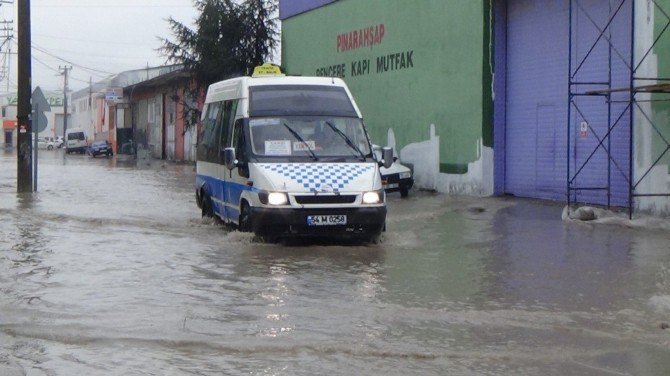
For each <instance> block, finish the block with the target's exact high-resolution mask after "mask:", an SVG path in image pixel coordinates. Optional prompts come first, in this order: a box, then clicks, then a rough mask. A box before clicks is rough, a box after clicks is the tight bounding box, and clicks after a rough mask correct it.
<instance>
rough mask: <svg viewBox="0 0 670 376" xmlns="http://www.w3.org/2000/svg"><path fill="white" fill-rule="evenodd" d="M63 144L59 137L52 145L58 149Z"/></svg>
mask: <svg viewBox="0 0 670 376" xmlns="http://www.w3.org/2000/svg"><path fill="white" fill-rule="evenodd" d="M64 143H65V140H63V137H61V136H58V137H56V139H55V140H54V145H55V146H56V147H57V148H59V149H60V148H62V147H63V144H64Z"/></svg>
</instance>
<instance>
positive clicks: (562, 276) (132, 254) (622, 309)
mask: <svg viewBox="0 0 670 376" xmlns="http://www.w3.org/2000/svg"><path fill="white" fill-rule="evenodd" d="M3 153H4V154H3ZM39 162H40V164H39V171H40V176H39V180H38V185H39V192H38V193H36V194H34V195H26V196H21V195H17V194H16V158H15V156H14V154H13V153H12V152H5V151H3V150H0V375H30V376H32V375H221V374H226V375H242V374H244V375H319V374H320V375H325V374H327V375H385V376H390V375H445V374H449V375H501V374H502V375H538V374H543V375H629V374H630V375H667V374H670V329H667V330H664V329H663V327H665V325H664V324H667V323H668V322H670V234H669V233H668V231H659V230H647V229H639V228H629V227H626V226H620V225H603V224H591V223H577V222H563V221H562V220H561V211H562V205H560V204H552V203H546V202H539V201H529V200H518V199H505V198H486V199H476V198H464V197H449V196H446V195H439V194H431V193H425V192H416V191H413V192H411V193H410V197H409V198H408V199H400V198H399V196H398V194H392V195H389V216H388V225H387V233H386V234H385V236H384V241H383V243H382V244H379V245H348V246H339V245H328V244H263V243H259V242H258V241H256V240H255V239H254V238H253V237H252V236H251V235H249V234H241V233H237V232H235V231H231V230H229V229H226V228H225V227H222V226H221V225H219V224H217V223H215V222H213V221H211V220H207V219H201V218H200V211H199V210H198V208H197V207H196V205H195V201H194V195H193V188H192V187H193V182H194V171H193V166H192V165H175V164H171V163H164V162H161V161H139V162H137V163H135V161H132V160H130V161H124V160H121V159H117V158H116V157H114V158H112V159H106V158H97V159H91V158H89V157H84V156H78V155H70V156H66V157H64V156H63V154H62V151H52V152H49V151H41V153H40V161H39Z"/></svg>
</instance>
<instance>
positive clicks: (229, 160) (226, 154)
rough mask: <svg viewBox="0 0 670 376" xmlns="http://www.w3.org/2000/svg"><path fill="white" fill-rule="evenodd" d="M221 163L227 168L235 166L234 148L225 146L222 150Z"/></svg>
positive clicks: (230, 168)
mask: <svg viewBox="0 0 670 376" xmlns="http://www.w3.org/2000/svg"><path fill="white" fill-rule="evenodd" d="M223 163H224V164H225V165H226V168H227V169H229V170H232V169H234V168H235V167H237V159H235V148H225V149H224V150H223Z"/></svg>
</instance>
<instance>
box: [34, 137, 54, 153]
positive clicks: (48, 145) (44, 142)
mask: <svg viewBox="0 0 670 376" xmlns="http://www.w3.org/2000/svg"><path fill="white" fill-rule="evenodd" d="M37 147H38V148H40V149H47V150H53V149H54V148H55V147H56V145H55V144H54V142H53V141H52V140H49V138H48V137H39V138H38V139H37Z"/></svg>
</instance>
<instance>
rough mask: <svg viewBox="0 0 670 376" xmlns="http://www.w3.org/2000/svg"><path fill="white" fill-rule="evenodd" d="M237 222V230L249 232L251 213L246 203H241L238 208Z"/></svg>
mask: <svg viewBox="0 0 670 376" xmlns="http://www.w3.org/2000/svg"><path fill="white" fill-rule="evenodd" d="M238 222H239V225H238V228H239V230H240V231H241V232H251V211H250V210H249V204H247V202H246V201H242V205H241V206H240V217H239V219H238Z"/></svg>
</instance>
